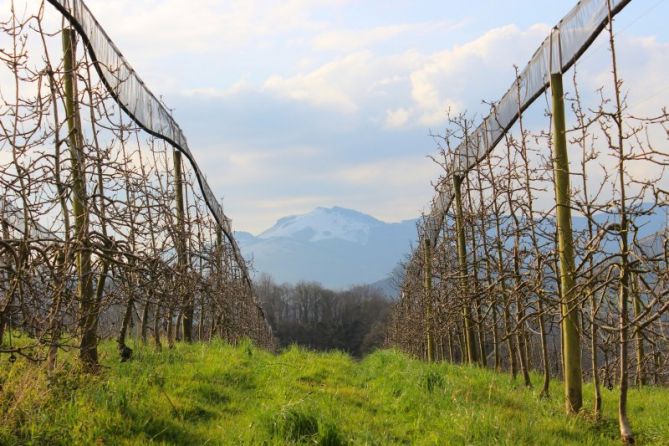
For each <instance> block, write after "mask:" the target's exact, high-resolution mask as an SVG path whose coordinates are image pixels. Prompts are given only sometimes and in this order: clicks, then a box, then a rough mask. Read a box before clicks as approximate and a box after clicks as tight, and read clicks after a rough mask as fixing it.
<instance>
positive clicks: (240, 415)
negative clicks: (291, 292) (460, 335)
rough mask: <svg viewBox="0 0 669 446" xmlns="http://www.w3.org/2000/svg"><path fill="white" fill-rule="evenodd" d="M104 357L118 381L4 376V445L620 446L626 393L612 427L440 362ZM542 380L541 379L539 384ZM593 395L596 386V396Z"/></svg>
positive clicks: (391, 356)
mask: <svg viewBox="0 0 669 446" xmlns="http://www.w3.org/2000/svg"><path fill="white" fill-rule="evenodd" d="M113 347H114V346H113V344H111V343H110V344H105V346H104V347H103V363H104V364H105V365H106V366H107V368H106V369H105V371H104V372H103V373H102V374H101V375H100V376H97V377H92V378H91V377H87V376H85V375H82V374H80V373H79V372H78V371H77V370H76V367H74V366H71V365H68V363H67V362H65V364H64V365H63V366H62V367H61V368H60V370H59V371H58V373H56V374H55V375H54V376H52V377H47V376H46V374H45V373H44V372H43V371H42V370H41V369H40V368H38V367H35V366H32V365H30V364H27V363H25V362H22V361H19V362H17V363H15V364H14V365H12V366H8V365H7V364H6V363H5V364H3V365H2V368H0V384H2V390H1V391H0V414H2V417H0V444H3V445H4V444H8V445H14V444H21V445H23V444H26V445H31V444H34V445H51V444H53V445H57V444H58V445H59V444H62V445H70V444H98V445H144V444H186V445H190V444H193V445H198V444H207V445H235V444H248V445H256V444H257V445H261V444H266V445H283V444H322V445H342V444H351V445H393V444H406V445H443V444H482V445H483V444H509V445H521V444H528V445H530V444H540V445H542V446H543V445H564V444H589V445H607V444H611V445H618V444H619V440H618V437H617V423H616V421H615V404H616V395H615V393H614V392H612V391H608V390H606V389H605V390H604V408H605V413H604V419H603V420H602V421H601V422H599V423H595V422H594V421H593V420H592V419H591V418H590V417H589V415H588V413H587V411H586V412H584V413H583V414H582V415H580V416H578V417H567V416H565V415H563V413H562V397H561V388H560V387H559V383H555V384H556V385H554V386H553V387H552V388H551V391H552V395H553V398H552V399H549V400H540V399H539V398H538V391H536V390H532V389H525V388H523V387H520V386H518V385H517V384H514V383H512V382H511V380H510V378H509V377H508V376H507V375H500V374H495V373H493V372H490V371H487V370H480V369H473V368H467V367H462V366H452V365H448V364H438V365H428V364H424V363H421V362H419V361H415V360H412V359H409V358H407V357H406V356H404V355H402V354H399V353H397V352H394V351H380V352H377V353H375V354H373V355H371V356H368V357H367V358H365V359H364V360H363V361H361V362H356V361H354V360H352V359H351V358H350V357H348V356H347V355H344V354H341V353H326V354H323V353H312V352H306V351H303V350H300V349H297V348H292V349H289V350H287V351H285V352H283V353H281V354H280V355H276V356H275V355H271V354H269V353H266V352H264V351H261V350H258V349H255V348H253V347H251V346H250V345H247V344H245V345H241V346H238V347H231V346H228V345H224V344H221V343H214V344H209V345H202V344H196V345H191V346H189V345H183V344H180V345H178V346H177V347H176V349H174V350H172V351H163V352H162V353H156V352H154V351H153V350H152V349H150V348H141V347H140V348H138V349H137V350H136V353H135V358H134V359H133V360H132V361H131V362H128V363H124V364H119V363H117V362H116V359H115V355H113V354H112V352H113ZM534 378H535V380H536V382H539V381H538V380H539V378H538V377H534ZM590 390H591V389H589V388H588V387H587V386H586V392H588V393H587V394H586V397H587V398H590V396H591V395H590V393H591V392H590ZM630 407H631V413H630V414H631V420H632V424H633V427H634V428H635V432H636V433H637V438H638V443H639V444H654V445H667V444H669V389H657V388H646V389H641V390H637V389H634V390H632V391H631V394H630Z"/></svg>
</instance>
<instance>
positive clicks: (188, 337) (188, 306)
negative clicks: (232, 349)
mask: <svg viewBox="0 0 669 446" xmlns="http://www.w3.org/2000/svg"><path fill="white" fill-rule="evenodd" d="M181 166H182V164H181V152H179V151H178V150H174V191H175V199H176V210H177V231H176V232H177V242H176V245H177V246H176V248H177V262H178V269H179V273H180V274H181V276H182V278H183V277H184V276H185V274H186V272H187V270H188V268H187V263H188V262H187V257H186V223H185V220H186V218H185V214H186V212H185V211H184V182H183V173H182V171H181ZM182 280H183V279H182ZM177 289H179V290H181V299H182V302H183V316H182V319H181V322H182V328H183V338H184V341H186V342H193V313H194V306H193V300H192V299H191V296H189V295H188V290H187V289H186V287H184V284H183V282H182V283H180V284H178V285H177Z"/></svg>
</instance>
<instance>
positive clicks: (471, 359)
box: [453, 175, 478, 365]
mask: <svg viewBox="0 0 669 446" xmlns="http://www.w3.org/2000/svg"><path fill="white" fill-rule="evenodd" d="M462 180H463V178H462V177H461V176H459V175H454V176H453V185H454V186H455V187H454V189H455V230H456V232H457V241H458V266H459V269H460V292H461V293H462V298H463V316H464V323H465V333H464V334H465V349H466V357H467V363H468V364H470V365H473V364H476V363H477V362H478V350H477V348H476V336H475V333H474V323H473V321H472V310H471V306H470V302H469V298H470V296H469V280H468V279H467V246H466V244H465V225H464V216H463V212H462V193H461V188H462Z"/></svg>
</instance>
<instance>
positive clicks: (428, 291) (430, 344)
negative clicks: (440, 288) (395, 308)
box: [423, 237, 434, 362]
mask: <svg viewBox="0 0 669 446" xmlns="http://www.w3.org/2000/svg"><path fill="white" fill-rule="evenodd" d="M423 248H424V250H423V253H424V255H425V259H424V264H423V274H424V276H425V277H424V286H423V289H424V292H425V343H426V350H427V361H428V362H433V361H434V335H433V328H432V325H433V324H432V312H433V305H432V249H431V245H430V239H429V237H424V238H423Z"/></svg>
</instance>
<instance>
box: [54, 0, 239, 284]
mask: <svg viewBox="0 0 669 446" xmlns="http://www.w3.org/2000/svg"><path fill="white" fill-rule="evenodd" d="M48 1H49V3H51V4H52V5H54V6H55V7H56V8H57V9H58V10H59V11H60V12H61V13H62V14H63V15H64V16H65V17H67V19H68V20H69V21H70V22H71V23H72V25H73V26H74V27H75V28H76V29H77V31H79V33H80V34H81V36H82V38H83V40H84V43H85V44H86V46H87V48H88V51H89V53H90V55H91V58H92V59H93V61H94V62H95V67H96V69H97V71H98V73H99V74H100V77H101V79H102V81H103V83H104V84H105V86H106V87H107V89H108V90H109V92H110V93H111V94H112V96H113V97H114V99H115V100H116V101H117V102H118V104H119V105H120V106H121V108H123V110H124V111H125V112H126V113H127V114H128V115H129V116H130V117H131V118H132V119H133V120H134V121H135V122H136V123H137V124H138V125H139V126H140V127H142V128H143V129H144V130H146V131H147V132H149V133H150V134H152V135H154V136H156V137H158V138H162V139H164V140H166V141H167V142H169V143H170V144H171V145H172V146H174V147H175V148H176V149H177V150H179V151H180V152H181V153H183V154H184V155H185V156H186V157H187V158H188V160H189V161H190V163H191V166H192V167H193V170H194V171H195V176H196V177H197V181H198V184H199V185H200V189H201V190H202V194H203V195H204V199H205V202H206V203H207V206H208V207H209V210H210V211H211V212H212V214H213V216H214V219H215V220H216V222H217V223H218V224H219V225H220V226H221V229H222V230H223V233H224V234H225V236H226V238H227V239H228V240H229V241H230V244H231V246H232V249H233V252H234V255H235V260H236V262H237V264H238V265H239V267H240V268H241V269H242V274H243V276H244V279H245V280H246V282H247V283H248V284H249V286H250V284H251V280H250V278H249V274H248V270H247V268H246V262H245V261H244V258H243V257H242V255H241V252H240V250H239V246H238V245H237V242H236V240H235V239H234V237H233V234H232V228H231V225H230V219H229V218H228V217H227V216H226V215H225V214H224V213H223V207H222V206H221V205H220V204H219V203H218V200H216V196H215V195H214V193H213V192H212V190H211V187H209V184H208V183H207V180H206V178H205V177H204V174H203V173H202V171H201V170H200V167H199V166H198V165H197V163H196V162H195V158H194V157H193V154H192V153H191V151H190V148H189V147H188V142H187V141H186V136H185V135H184V133H183V131H182V130H181V128H180V127H179V125H178V124H177V123H176V121H175V120H174V118H173V117H172V114H171V113H170V112H169V111H168V110H167V108H166V107H165V106H164V105H163V104H162V103H161V102H160V101H159V100H158V99H157V98H156V96H155V95H154V94H153V93H151V91H150V90H149V89H148V88H147V87H146V85H145V84H144V82H143V81H142V79H140V77H139V76H138V75H137V73H136V72H135V70H134V69H133V68H132V67H131V66H130V64H129V63H128V61H127V60H126V59H125V58H124V57H123V55H122V54H121V51H119V49H118V48H117V47H116V45H114V42H112V40H111V39H110V38H109V36H108V35H107V33H106V32H105V30H104V29H103V28H102V26H100V24H99V23H98V21H97V20H96V19H95V17H94V16H93V13H91V11H90V9H88V7H87V6H86V4H85V3H84V2H83V1H82V0H48Z"/></svg>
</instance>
